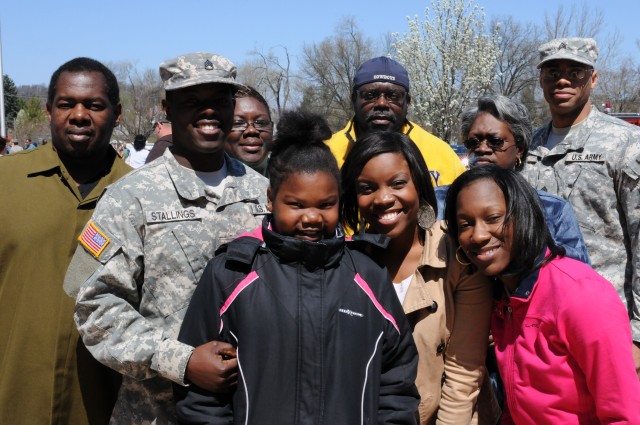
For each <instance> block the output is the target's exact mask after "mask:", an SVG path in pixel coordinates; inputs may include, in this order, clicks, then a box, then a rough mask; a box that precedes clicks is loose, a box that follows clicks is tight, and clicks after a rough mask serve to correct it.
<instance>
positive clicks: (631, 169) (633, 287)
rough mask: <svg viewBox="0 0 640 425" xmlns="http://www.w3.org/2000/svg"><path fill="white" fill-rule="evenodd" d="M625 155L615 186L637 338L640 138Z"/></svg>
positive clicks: (639, 329)
mask: <svg viewBox="0 0 640 425" xmlns="http://www.w3.org/2000/svg"><path fill="white" fill-rule="evenodd" d="M625 158H626V159H627V162H626V164H625V167H624V169H623V170H622V171H623V172H622V173H621V175H620V178H619V181H618V182H617V188H616V189H617V193H618V203H619V208H620V209H621V210H622V214H623V215H624V219H622V220H621V221H622V223H623V224H625V223H626V229H625V233H626V234H627V235H628V238H629V247H630V251H631V252H630V258H631V270H630V271H629V270H627V271H626V273H625V296H626V297H627V298H628V299H629V301H628V302H627V305H628V306H629V314H630V317H631V333H632V337H633V340H634V341H640V138H636V140H635V143H631V144H630V145H629V148H628V149H627V152H625ZM629 274H630V276H629ZM629 280H630V283H631V284H630V285H629V283H628V282H629Z"/></svg>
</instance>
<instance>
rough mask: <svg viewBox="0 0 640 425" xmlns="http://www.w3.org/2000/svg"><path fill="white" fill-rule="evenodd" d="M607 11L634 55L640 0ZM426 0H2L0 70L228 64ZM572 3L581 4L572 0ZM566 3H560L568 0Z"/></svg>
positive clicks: (496, 2) (20, 73) (541, 3)
mask: <svg viewBox="0 0 640 425" xmlns="http://www.w3.org/2000/svg"><path fill="white" fill-rule="evenodd" d="M587 3H588V4H589V7H590V8H592V9H600V10H602V11H603V12H604V13H605V19H606V22H607V28H606V29H605V31H607V30H608V29H609V28H612V29H613V28H617V29H618V30H619V31H620V33H621V34H622V35H623V37H624V43H623V45H622V46H621V47H622V50H623V52H625V53H627V54H632V55H635V56H636V57H638V55H639V54H640V49H638V48H637V47H636V44H635V43H636V40H640V18H638V16H640V14H639V13H638V12H639V11H640V5H639V3H638V1H637V0H608V1H607V2H601V1H594V0H591V1H589V2H587ZM429 4H430V2H429V1H428V0H422V1H418V0H396V1H390V0H386V1H381V0H342V1H337V0H324V1H321V2H310V1H306V0H298V1H292V0H280V1H273V2H258V1H255V0H245V1H243V0H236V1H227V2H222V1H219V0H218V1H215V0H209V1H196V0H182V1H180V2H177V1H176V2H165V1H149V0H129V1H123V0H110V1H91V0H90V1H85V2H81V1H77V0H75V1H71V0H47V1H45V0H38V1H29V0H2V5H1V6H0V25H1V27H0V31H1V34H2V57H3V73H5V74H8V75H9V76H10V77H11V78H12V79H13V80H14V81H15V82H16V84H18V85H22V84H40V83H43V84H47V83H48V80H49V77H50V76H51V73H52V72H53V71H54V70H55V69H56V68H57V67H58V66H59V65H61V64H62V63H64V62H65V61H67V60H68V59H71V58H74V57H76V56H90V57H93V58H95V59H98V60H101V61H105V62H109V61H112V62H116V61H124V60H126V61H131V62H133V63H135V64H136V65H137V67H138V68H139V69H146V68H153V69H157V67H158V65H159V64H160V62H162V61H163V60H165V59H168V58H171V57H175V56H177V55H179V54H182V53H186V52H191V51H210V52H215V53H219V54H222V55H224V56H227V57H229V58H230V59H231V60H232V61H234V62H235V63H236V64H241V63H243V62H245V61H246V60H248V59H250V56H249V53H250V52H251V51H252V50H255V49H258V50H263V51H266V50H268V49H269V48H270V47H274V46H278V45H283V46H287V48H288V49H289V51H290V52H291V54H293V55H298V54H299V52H300V50H301V49H302V46H303V45H304V44H305V43H307V44H308V43H313V42H318V41H320V40H322V39H323V38H325V37H327V36H329V35H331V34H332V33H333V31H334V29H335V26H336V24H337V23H338V22H339V21H340V20H341V18H342V17H344V16H354V17H355V18H356V21H357V23H358V25H359V27H360V29H361V30H362V31H363V32H364V33H365V34H367V35H368V36H370V37H371V38H373V39H374V40H376V41H378V40H380V39H381V37H382V36H383V35H384V34H386V33H389V32H400V33H403V32H405V31H406V30H407V20H406V17H407V16H415V15H419V16H421V17H422V16H424V10H425V7H427V6H428V5H429ZM477 4H479V5H480V6H482V7H483V8H484V9H485V13H486V15H487V18H491V17H494V16H503V15H511V16H513V17H514V18H516V19H517V20H518V21H521V22H533V23H540V24H542V22H543V21H544V12H545V10H547V11H549V12H554V11H555V10H556V7H557V4H558V2H557V0H538V1H536V2H532V1H526V0H525V1H522V0H477ZM578 4H583V3H582V2H579V3H578ZM569 6H570V3H568V6H566V7H569Z"/></svg>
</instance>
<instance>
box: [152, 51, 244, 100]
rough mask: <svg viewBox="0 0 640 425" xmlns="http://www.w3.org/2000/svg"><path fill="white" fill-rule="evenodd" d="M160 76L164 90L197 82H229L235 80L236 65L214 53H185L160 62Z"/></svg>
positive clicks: (197, 83) (236, 84) (236, 83)
mask: <svg viewBox="0 0 640 425" xmlns="http://www.w3.org/2000/svg"><path fill="white" fill-rule="evenodd" d="M160 78H162V82H163V84H164V89H165V90H166V91H171V90H177V89H183V88H185V87H191V86H196V85H199V84H207V83H218V84H229V85H232V86H234V87H237V88H244V86H243V85H242V84H240V83H238V82H236V66H235V65H234V64H233V62H231V61H230V60H229V59H227V58H225V57H223V56H220V55H216V54H215V53H203V52H198V53H187V54H186V55H182V56H178V57H177V58H175V59H170V60H167V61H164V62H162V63H161V64H160Z"/></svg>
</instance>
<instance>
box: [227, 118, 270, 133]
mask: <svg viewBox="0 0 640 425" xmlns="http://www.w3.org/2000/svg"><path fill="white" fill-rule="evenodd" d="M236 121H242V122H244V126H243V127H242V129H240V127H238V126H237V125H236V124H235V123H236ZM259 121H263V122H265V123H267V124H266V125H265V126H264V127H263V126H262V125H259V126H256V123H258V122H259ZM249 126H253V128H255V129H256V130H258V131H265V132H266V131H269V130H272V129H273V121H271V120H253V121H245V120H233V123H232V124H231V131H237V132H240V133H244V132H245V131H247V129H248V128H249Z"/></svg>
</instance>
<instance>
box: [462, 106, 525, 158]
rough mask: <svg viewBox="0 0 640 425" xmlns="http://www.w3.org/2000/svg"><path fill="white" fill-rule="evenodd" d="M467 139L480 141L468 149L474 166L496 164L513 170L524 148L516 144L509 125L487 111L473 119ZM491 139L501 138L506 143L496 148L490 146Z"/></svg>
mask: <svg viewBox="0 0 640 425" xmlns="http://www.w3.org/2000/svg"><path fill="white" fill-rule="evenodd" d="M467 139H470V140H473V139H476V140H477V141H480V143H479V144H478V145H476V146H475V147H472V148H470V149H469V150H468V151H467V154H468V155H469V156H470V158H472V160H471V161H470V163H471V165H472V166H474V167H476V166H481V165H487V164H496V165H497V166H499V167H500V168H505V169H510V170H513V169H515V166H516V159H517V158H520V157H521V156H522V149H520V148H519V147H518V146H516V142H515V139H514V137H513V134H512V133H511V130H510V129H509V125H508V124H507V123H506V122H504V121H501V120H499V119H498V118H496V117H494V116H493V115H491V114H489V113H486V112H481V113H480V114H478V116H477V117H476V119H475V120H474V121H473V124H472V125H471V128H470V129H469V134H468V136H467ZM489 139H494V140H495V139H501V140H504V144H503V145H502V147H501V148H498V149H494V148H491V146H489Z"/></svg>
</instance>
